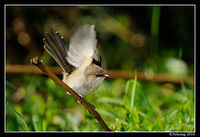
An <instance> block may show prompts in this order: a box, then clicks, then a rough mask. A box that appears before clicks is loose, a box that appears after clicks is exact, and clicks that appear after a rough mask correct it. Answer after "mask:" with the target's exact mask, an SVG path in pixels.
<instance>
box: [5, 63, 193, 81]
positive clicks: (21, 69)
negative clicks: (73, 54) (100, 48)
mask: <svg viewBox="0 0 200 137" xmlns="http://www.w3.org/2000/svg"><path fill="white" fill-rule="evenodd" d="M48 69H49V70H50V71H52V72H53V73H54V74H58V75H62V69H61V68H60V67H52V66H48ZM6 73H34V74H44V73H43V72H42V71H40V70H39V69H37V68H33V67H32V66H31V65H6ZM106 73H108V75H110V78H122V79H134V76H135V74H134V72H126V71H120V70H106ZM137 79H138V80H140V81H153V82H158V83H173V84H180V83H181V81H182V82H183V83H184V84H194V76H181V75H176V74H161V73H155V74H154V75H153V76H152V77H151V78H148V77H147V76H146V75H145V73H144V72H137Z"/></svg>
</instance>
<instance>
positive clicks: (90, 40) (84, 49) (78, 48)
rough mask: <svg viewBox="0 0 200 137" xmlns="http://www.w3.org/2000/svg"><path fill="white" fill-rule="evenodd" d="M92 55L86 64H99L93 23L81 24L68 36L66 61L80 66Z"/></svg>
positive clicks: (77, 66)
mask: <svg viewBox="0 0 200 137" xmlns="http://www.w3.org/2000/svg"><path fill="white" fill-rule="evenodd" d="M91 57H92V60H90V62H87V63H88V64H90V63H92V62H93V63H94V64H97V65H99V66H100V64H101V63H100V62H101V59H100V56H99V50H98V48H97V39H96V32H95V30H94V25H83V26H81V27H79V28H78V29H76V30H75V31H74V32H73V33H72V35H71V38H70V44H69V48H68V50H67V61H68V62H69V63H70V64H71V65H72V66H74V67H76V68H80V67H81V66H82V65H83V64H85V63H86V61H88V59H89V58H91Z"/></svg>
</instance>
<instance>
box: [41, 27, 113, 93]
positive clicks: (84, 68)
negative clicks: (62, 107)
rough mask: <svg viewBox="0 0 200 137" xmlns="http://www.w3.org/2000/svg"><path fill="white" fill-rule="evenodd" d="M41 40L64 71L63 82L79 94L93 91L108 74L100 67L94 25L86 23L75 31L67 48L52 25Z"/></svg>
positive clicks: (100, 61)
mask: <svg viewBox="0 0 200 137" xmlns="http://www.w3.org/2000/svg"><path fill="white" fill-rule="evenodd" d="M43 42H44V49H45V50H46V51H47V52H48V53H49V54H50V55H51V56H52V57H53V58H54V59H55V61H56V62H57V63H58V64H59V65H60V67H61V68H62V70H63V79H62V81H63V82H64V83H66V84H67V85H68V86H69V87H70V88H72V89H73V90H74V91H75V92H76V93H78V94H79V95H81V96H82V95H86V94H89V93H92V92H94V91H96V90H97V89H98V87H99V86H100V84H101V83H102V82H103V80H104V79H105V78H109V77H110V76H109V75H108V74H107V73H106V72H105V70H104V69H103V68H102V67H101V63H102V59H101V56H100V54H99V50H98V47H97V39H96V31H95V26H94V25H89V24H86V25H82V26H80V27H78V28H77V29H76V30H74V31H73V32H72V34H71V37H70V40H69V46H68V49H67V47H66V45H65V41H64V38H63V37H61V36H60V34H59V32H55V31H54V30H53V29H52V28H51V29H50V34H49V33H48V32H45V38H43ZM68 94H69V93H68Z"/></svg>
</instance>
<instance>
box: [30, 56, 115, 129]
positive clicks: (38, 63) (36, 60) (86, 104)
mask: <svg viewBox="0 0 200 137" xmlns="http://www.w3.org/2000/svg"><path fill="white" fill-rule="evenodd" d="M31 63H32V64H34V65H35V66H37V67H38V68H39V69H40V70H42V71H43V72H44V73H45V74H46V75H47V76H48V77H50V78H51V79H52V80H53V81H54V82H56V83H57V84H58V85H60V86H61V87H62V88H64V89H65V90H66V91H68V92H69V93H70V94H71V95H72V96H73V97H75V98H76V99H77V100H78V101H79V102H80V103H81V104H82V105H83V106H84V107H86V108H87V109H88V111H89V112H90V113H91V114H92V115H93V116H94V117H95V118H96V119H97V120H98V121H99V123H100V125H101V126H102V128H103V129H104V131H111V130H110V129H109V128H108V127H107V125H106V124H105V122H104V121H103V119H102V118H101V116H100V115H99V113H98V112H97V111H96V110H95V109H94V108H93V107H92V106H91V104H90V103H89V102H88V101H87V100H86V99H85V98H84V97H81V96H79V95H78V94H77V93H76V92H75V91H73V90H72V89H71V88H70V87H69V86H68V85H66V84H65V83H64V82H62V81H61V80H60V79H59V78H58V77H57V76H56V75H55V74H54V73H52V72H51V71H50V70H49V69H48V68H47V67H46V66H44V65H43V64H42V62H41V61H40V60H39V58H38V57H37V56H36V57H35V58H33V59H31Z"/></svg>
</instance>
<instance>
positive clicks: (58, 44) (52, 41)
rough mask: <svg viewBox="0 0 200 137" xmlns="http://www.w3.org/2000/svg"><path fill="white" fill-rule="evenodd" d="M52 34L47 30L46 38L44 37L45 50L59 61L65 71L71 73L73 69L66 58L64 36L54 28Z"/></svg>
mask: <svg viewBox="0 0 200 137" xmlns="http://www.w3.org/2000/svg"><path fill="white" fill-rule="evenodd" d="M51 35H52V36H51ZM51 35H50V34H49V33H47V32H46V33H45V36H46V38H44V39H43V41H44V43H45V45H44V48H45V50H46V51H47V52H48V53H49V54H50V55H51V56H52V57H53V58H54V59H55V60H56V61H57V63H58V64H59V65H60V66H61V68H62V69H63V70H64V71H65V72H67V73H71V72H72V71H73V69H72V66H71V65H70V64H69V63H68V61H67V59H66V56H67V53H66V49H65V44H64V40H63V38H61V37H60V34H59V33H58V32H55V31H54V30H53V29H51Z"/></svg>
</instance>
